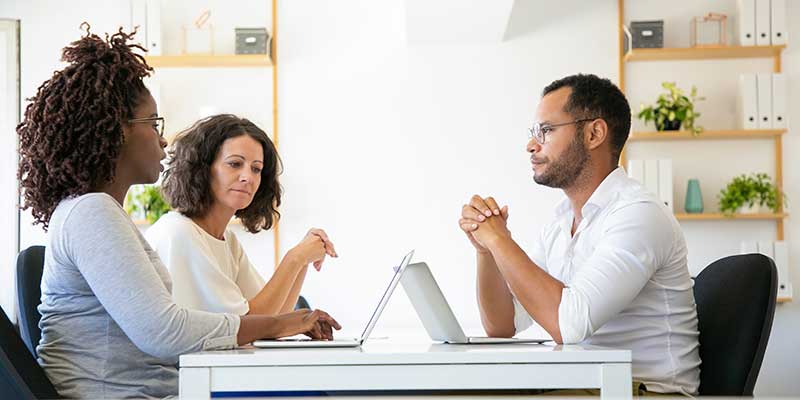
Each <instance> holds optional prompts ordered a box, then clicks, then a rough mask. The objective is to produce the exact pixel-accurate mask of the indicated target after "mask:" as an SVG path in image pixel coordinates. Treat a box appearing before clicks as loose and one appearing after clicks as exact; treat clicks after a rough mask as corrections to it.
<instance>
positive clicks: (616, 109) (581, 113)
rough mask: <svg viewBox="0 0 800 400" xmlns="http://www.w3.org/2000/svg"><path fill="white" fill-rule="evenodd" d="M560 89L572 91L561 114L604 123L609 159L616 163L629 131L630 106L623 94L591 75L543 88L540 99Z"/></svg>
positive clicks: (604, 80)
mask: <svg viewBox="0 0 800 400" xmlns="http://www.w3.org/2000/svg"><path fill="white" fill-rule="evenodd" d="M562 87H569V88H571V89H572V92H571V93H570V95H569V99H568V100H567V104H566V105H565V106H564V111H566V112H567V113H569V114H570V115H572V116H573V117H575V118H576V119H580V118H602V119H603V120H604V121H606V124H607V125H608V131H609V132H610V133H611V151H612V155H613V156H614V158H615V159H616V160H617V161H619V156H620V153H621V152H622V148H623V147H625V142H626V141H627V140H628V134H629V133H630V130H631V106H630V105H629V104H628V100H627V99H626V98H625V94H623V93H622V91H621V90H619V88H618V87H617V85H615V84H613V83H611V81H610V80H608V79H605V78H600V77H598V76H596V75H592V74H577V75H570V76H567V77H565V78H561V79H559V80H556V81H554V82H553V83H551V84H549V85H547V87H545V88H544V90H543V91H542V97H544V96H546V95H547V94H549V93H551V92H554V91H556V90H558V89H561V88H562ZM580 126H583V125H582V124H581V125H580Z"/></svg>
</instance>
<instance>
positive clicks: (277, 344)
mask: <svg viewBox="0 0 800 400" xmlns="http://www.w3.org/2000/svg"><path fill="white" fill-rule="evenodd" d="M412 256H414V250H411V251H410V252H409V253H408V254H406V256H405V257H403V261H401V262H400V265H398V266H397V267H393V268H392V269H393V270H394V275H392V280H391V281H389V287H387V288H386V291H385V292H383V296H382V297H381V300H380V301H379V302H378V307H376V308H375V311H374V312H373V313H372V317H370V319H369V321H367V327H366V328H364V332H363V333H362V334H361V337H360V338H334V339H333V340H313V339H311V338H308V337H302V338H284V339H274V340H256V341H255V342H253V346H255V347H261V348H296V347H301V348H302V347H359V346H361V345H362V344H364V342H366V341H367V338H368V337H369V334H370V333H371V332H372V329H373V328H375V324H377V323H378V318H379V317H380V316H381V313H382V312H383V308H384V307H386V303H388V302H389V297H391V296H392V293H393V292H394V288H396V287H397V284H398V283H399V282H400V278H401V277H402V276H403V273H404V271H405V269H406V267H408V264H409V263H410V262H411V257H412Z"/></svg>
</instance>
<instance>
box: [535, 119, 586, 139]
mask: <svg viewBox="0 0 800 400" xmlns="http://www.w3.org/2000/svg"><path fill="white" fill-rule="evenodd" d="M595 119H597V118H583V119H576V120H575V121H570V122H564V123H561V124H540V123H538V122H537V123H535V124H533V126H532V127H530V128H528V139H536V142H537V143H539V144H544V143H545V140H546V139H547V134H548V133H550V132H552V131H553V129H554V128H558V127H559V126H565V125H572V124H578V123H581V122H586V121H593V120H595Z"/></svg>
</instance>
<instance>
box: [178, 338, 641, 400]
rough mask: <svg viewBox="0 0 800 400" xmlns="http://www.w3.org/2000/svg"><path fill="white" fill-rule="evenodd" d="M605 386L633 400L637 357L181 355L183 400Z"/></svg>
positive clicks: (503, 348)
mask: <svg viewBox="0 0 800 400" xmlns="http://www.w3.org/2000/svg"><path fill="white" fill-rule="evenodd" d="M558 388H563V389H575V388H599V389H600V390H601V396H602V397H603V398H606V399H608V398H631V352H630V351H629V350H615V349H608V348H601V347H592V346H575V345H573V346H555V345H546V344H545V345H535V344H509V345H445V344H428V343H425V344H407V343H393V342H389V341H375V342H372V343H367V344H366V345H364V347H363V348H351V349H334V348H329V349H269V350H268V349H255V348H252V349H251V348H247V349H237V350H227V351H210V352H200V353H193V354H186V355H182V356H181V357H180V396H181V398H191V399H201V398H205V399H207V398H209V396H210V393H211V392H251V391H252V392H266V391H280V392H291V391H298V392H307V391H362V390H365V391H369V390H373V391H378V390H380V391H389V390H498V389H558Z"/></svg>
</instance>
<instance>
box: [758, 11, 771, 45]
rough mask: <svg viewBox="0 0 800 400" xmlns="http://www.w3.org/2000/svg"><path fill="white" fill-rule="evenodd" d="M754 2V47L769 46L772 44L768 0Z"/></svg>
mask: <svg viewBox="0 0 800 400" xmlns="http://www.w3.org/2000/svg"><path fill="white" fill-rule="evenodd" d="M755 1H756V46H769V45H770V43H772V32H771V31H770V26H769V19H770V14H771V12H770V6H769V0H755Z"/></svg>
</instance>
